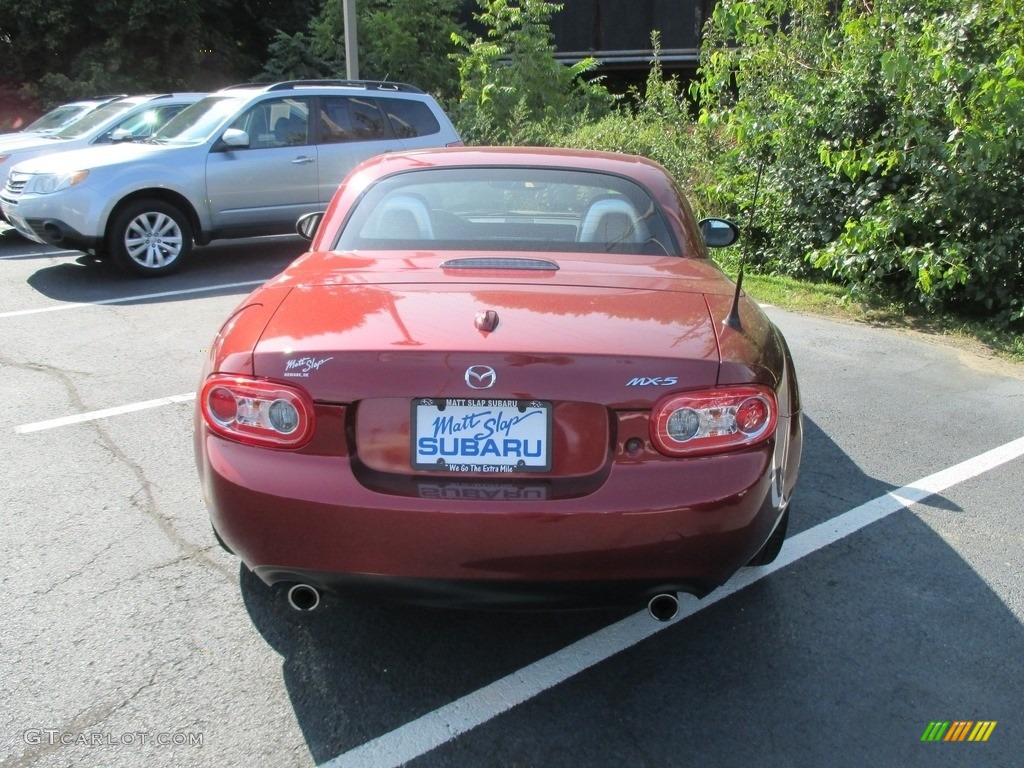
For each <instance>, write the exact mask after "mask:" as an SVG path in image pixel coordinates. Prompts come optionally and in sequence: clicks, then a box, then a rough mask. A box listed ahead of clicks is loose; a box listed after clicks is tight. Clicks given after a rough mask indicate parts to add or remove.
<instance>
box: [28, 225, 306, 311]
mask: <svg viewBox="0 0 1024 768" xmlns="http://www.w3.org/2000/svg"><path fill="white" fill-rule="evenodd" d="M305 245H306V242H305V241H304V240H302V239H300V238H298V237H275V238H253V239H250V240H244V241H243V240H230V241H218V242H216V243H213V244H211V245H208V246H204V247H201V248H196V249H195V251H193V253H192V259H191V260H190V262H189V264H188V265H187V266H186V267H185V268H184V269H183V270H182V271H181V272H177V273H175V274H172V275H168V276H166V277H161V278H142V277H135V276H132V275H129V274H127V273H125V272H122V271H121V270H119V269H117V267H115V266H114V265H113V264H111V263H110V262H108V261H105V260H100V259H97V258H95V257H94V256H89V255H88V254H85V253H80V254H77V255H75V254H68V255H66V256H62V257H61V258H62V261H61V263H59V264H53V265H50V266H47V267H41V268H40V269H38V270H36V271H35V272H34V273H33V274H32V275H31V276H30V277H29V278H28V280H27V282H28V284H29V285H30V286H31V287H32V288H33V289H35V290H36V291H37V292H38V293H40V294H41V295H43V296H46V297H48V298H50V299H53V300H55V301H69V302H91V301H110V300H112V299H113V300H118V301H117V303H119V304H150V303H155V302H165V301H181V300H186V299H192V298H195V296H196V295H197V294H196V291H197V290H204V289H206V288H210V289H211V290H210V291H209V292H208V293H207V292H205V290H204V292H203V294H202V295H211V296H213V295H217V294H218V293H221V294H227V293H248V292H249V291H251V290H253V289H255V288H256V287H257V285H258V284H259V282H263V281H265V280H269V279H270V278H271V277H274V276H275V275H277V274H278V273H280V272H281V271H282V270H283V269H284V268H285V267H287V266H288V265H289V264H290V263H291V262H292V261H294V260H295V259H296V258H297V257H298V256H300V255H302V253H304V252H305ZM234 283H246V285H244V286H236V287H231V286H232V284H234ZM250 283H251V284H250ZM188 291H191V292H188ZM175 292H182V293H175ZM154 294H162V295H154ZM168 294H170V295H168ZM133 297H138V298H133Z"/></svg>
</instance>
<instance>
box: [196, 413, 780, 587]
mask: <svg viewBox="0 0 1024 768" xmlns="http://www.w3.org/2000/svg"><path fill="white" fill-rule="evenodd" d="M198 440H199V446H198V447H200V449H201V450H200V452H199V470H200V474H201V475H202V477H203V486H204V491H205V495H206V503H207V506H208V510H209V513H210V517H211V521H212V523H213V526H214V528H215V529H216V531H217V532H218V534H219V535H220V536H221V537H222V538H223V539H224V541H225V542H226V543H227V545H228V546H229V547H230V548H231V549H232V551H234V552H235V553H237V554H238V555H239V556H240V557H241V558H242V560H243V561H244V562H245V564H246V565H247V566H248V567H249V568H251V569H253V570H254V571H255V572H256V574H257V575H258V576H259V577H260V578H261V579H263V580H264V581H265V582H267V583H271V584H272V583H277V582H290V581H301V582H306V583H310V584H313V585H315V586H318V587H320V588H322V589H328V590H329V589H332V588H343V589H344V588H359V589H363V590H368V591H380V592H384V593H387V594H389V595H395V594H398V595H405V596H406V597H407V598H412V599H414V600H415V599H420V598H422V599H420V601H421V602H422V601H431V600H433V599H435V598H437V599H439V601H441V602H446V603H447V602H453V601H454V602H468V603H470V604H483V603H488V602H494V603H498V604H506V603H525V604H532V603H534V602H537V601H538V600H539V601H540V602H542V603H551V602H553V603H555V604H561V603H563V602H564V603H575V602H578V601H582V602H591V601H590V600H588V599H587V596H588V595H590V596H596V597H598V598H600V599H599V600H598V602H605V603H609V604H611V603H619V602H622V601H623V600H621V599H619V598H625V597H626V596H627V595H628V596H629V599H633V597H635V596H640V595H644V594H649V593H650V594H653V593H656V592H664V591H685V592H690V593H693V594H696V595H699V596H700V595H703V594H706V593H707V592H708V591H710V590H711V589H713V588H714V587H716V586H718V585H719V584H721V583H723V582H724V581H725V580H727V579H728V578H729V577H730V576H731V575H732V574H733V573H735V571H736V570H738V569H739V568H740V567H741V566H743V565H744V564H746V563H747V562H748V561H749V560H750V559H751V557H753V555H754V554H755V553H756V552H757V551H758V550H759V549H760V547H761V546H762V545H763V543H764V542H765V540H766V539H767V538H768V536H769V535H770V533H771V531H772V529H773V528H774V526H775V524H776V522H777V521H778V519H779V516H780V515H781V509H779V508H777V507H776V506H774V505H773V496H774V495H773V492H772V479H773V474H774V473H773V468H774V466H775V464H774V463H773V453H774V445H775V441H774V440H770V441H767V442H766V443H765V444H763V445H761V446H758V447H756V448H753V449H749V450H745V451H739V452H736V453H733V454H730V455H726V456H713V457H705V458H701V459H692V460H687V461H680V462H664V461H662V462H654V463H650V464H635V465H628V466H625V465H620V464H615V465H613V466H612V468H611V471H610V472H609V473H608V474H607V477H606V479H605V480H604V482H603V483H602V484H601V485H600V486H599V487H597V488H596V489H593V490H591V491H589V492H587V493H586V494H585V495H579V496H570V497H566V498H554V499H551V498H548V499H546V500H537V499H535V498H533V497H531V496H529V495H527V496H525V497H522V498H519V497H516V496H515V494H510V493H507V492H506V491H507V490H508V489H510V488H512V489H514V488H516V487H517V485H516V483H520V486H519V487H523V488H534V487H536V481H530V480H525V479H524V480H521V481H515V482H512V483H510V482H508V481H501V482H497V483H495V484H494V485H493V487H494V488H495V489H496V490H498V491H501V493H498V494H495V495H491V496H488V495H487V494H485V493H481V492H480V490H481V489H486V488H487V483H486V482H485V481H479V482H477V481H474V482H473V483H472V485H471V487H472V488H473V489H474V491H476V492H475V493H474V494H471V495H461V496H458V495H456V497H454V498H453V497H452V495H451V494H447V495H445V494H437V493H433V494H432V495H430V496H429V497H427V498H421V497H413V496H410V495H396V494H393V493H386V492H380V491H377V490H373V489H371V488H369V487H366V486H364V485H363V484H361V483H360V482H359V480H358V478H357V476H356V475H355V474H353V471H352V466H351V463H350V459H349V458H348V457H343V456H318V455H309V454H301V453H294V452H287V451H275V450H267V449H261V448H254V447H250V446H246V445H242V444H239V443H234V442H230V441H227V440H224V439H222V438H219V437H216V436H213V435H210V434H209V433H206V432H205V430H204V431H203V433H202V434H201V435H199V436H198ZM449 480H450V478H449ZM453 486H455V484H454V483H449V484H448V486H446V487H453ZM435 488H436V485H435ZM775 498H777V496H775ZM611 585H618V586H617V587H614V588H613V587H612V586H611ZM460 596H462V597H463V598H465V599H464V600H462V599H459V597H460ZM485 598H486V599H485Z"/></svg>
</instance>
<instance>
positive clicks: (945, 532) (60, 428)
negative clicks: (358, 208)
mask: <svg viewBox="0 0 1024 768" xmlns="http://www.w3.org/2000/svg"><path fill="white" fill-rule="evenodd" d="M303 245H304V243H303V241H301V240H300V239H298V238H295V237H281V238H262V239H252V240H245V241H236V242H226V243H217V244H214V245H212V246H208V247H205V248H200V249H197V250H196V252H195V259H194V264H193V265H192V267H191V268H190V269H188V270H186V271H184V272H182V273H181V274H178V275H174V276H171V277H168V278H164V279H159V280H139V279H135V278H129V277H125V276H122V275H121V274H119V273H117V272H116V271H113V270H112V269H110V268H108V267H107V266H105V265H104V264H102V263H98V262H96V261H94V260H91V259H89V258H87V257H85V256H83V255H82V254H78V253H71V252H61V251H57V250H56V249H52V248H45V247H40V246H36V245H33V244H31V243H28V242H27V241H25V240H22V239H21V238H19V237H18V236H17V235H15V234H14V233H13V231H11V230H5V228H4V226H3V225H0V382H2V384H0V387H2V389H0V391H2V393H3V396H4V398H3V399H4V404H5V406H6V407H5V408H3V410H2V412H0V457H2V458H0V523H2V527H0V563H2V564H3V568H2V570H0V604H2V605H3V606H4V610H3V620H2V621H0V691H3V693H4V702H3V705H2V706H0V768H13V767H14V766H19V767H20V766H39V767H40V768H42V767H47V768H49V767H51V766H53V767H56V766H92V765H96V766H98V765H103V766H146V768H154V767H156V766H182V765H188V766H217V767H218V768H219V767H221V766H243V765H244V766H273V767H274V768H283V767H287V766H314V765H329V766H332V767H334V768H339V767H340V766H375V767H380V768H383V767H384V766H393V765H394V766H397V765H402V764H407V765H410V766H416V767H417V768H440V767H442V766H452V767H458V768H471V767H473V766H480V767H481V768H484V767H486V768H492V767H495V766H501V767H508V768H512V767H513V766H515V767H517V768H520V767H525V766H537V767H538V768H540V767H544V768H548V767H551V766H555V767H557V766H588V768H590V767H602V766H609V767H611V766H615V767H616V768H617V767H618V766H651V767H658V768H660V767H662V766H702V767H703V766H752V765H754V766H787V767H794V766H808V767H810V766H822V765H828V766H857V767H858V768H860V767H861V766H865V765H872V766H882V767H883V768H884V767H886V766H901V767H902V766H928V767H929V768H931V767H932V766H958V767H959V766H983V767H984V766H993V767H997V766H999V767H1001V766H1006V768H1010V766H1019V765H1020V764H1021V760H1020V755H1021V754H1022V753H1024V714H1022V711H1021V702H1024V675H1022V672H1021V664H1020V659H1021V658H1022V656H1024V627H1022V623H1024V576H1022V570H1024V568H1022V564H1024V500H1022V493H1021V485H1022V481H1024V458H1022V456H1024V369H1022V368H1021V367H1016V366H1012V365H1010V364H1007V363H1004V362H1001V361H997V360H994V359H991V358H987V357H984V356H978V355H976V354H974V353H971V352H965V351H961V350H959V349H957V348H955V347H951V346H949V345H947V344H945V343H942V342H941V340H936V339H930V338H927V337H923V336H920V335H915V334H909V333H902V332H897V331H893V330H888V329H882V328H873V327H870V326H867V325H863V324H848V323H841V322H835V321H832V320H827V319H822V318H818V317H812V316H807V315H801V314H795V313H790V312H784V311H781V310H778V309H774V308H769V310H768V312H769V314H770V316H771V317H772V318H773V320H775V322H776V323H777V324H778V325H779V326H780V327H781V328H782V330H783V332H784V333H785V335H786V337H787V339H788V341H789V344H790V346H791V348H792V351H793V355H794V358H795V361H796V365H797V371H798V375H799V378H800V384H801V389H802V393H803V399H804V407H805V432H806V442H805V450H804V459H803V464H802V470H801V479H800V482H799V485H798V487H797V492H796V494H795V496H794V501H793V507H792V518H791V522H790V531H789V536H788V539H787V543H786V545H785V547H784V548H783V553H782V556H781V558H780V561H779V562H778V563H776V564H775V565H773V566H771V567H767V568H756V569H745V570H744V571H742V572H741V573H740V574H739V575H738V576H737V577H736V578H735V579H734V580H733V581H731V582H730V583H729V584H727V585H726V586H725V587H723V588H722V589H720V590H719V591H717V592H715V593H713V594H712V595H710V596H709V597H708V598H705V599H704V600H703V601H697V600H695V599H691V598H685V599H684V600H683V603H682V608H683V611H682V614H681V616H680V617H679V618H678V619H677V620H675V621H674V622H672V623H668V624H660V623H657V622H655V621H654V620H652V619H651V618H650V617H649V616H648V615H647V613H646V611H643V610H640V608H641V607H640V606H638V607H637V611H636V612H633V611H626V612H623V611H618V612H608V611H597V612H594V611H587V612H561V613H513V614H507V613H474V612H462V611H446V610H429V609H425V608H410V607H404V606H396V605H391V604H384V603H373V602H367V601H359V600H353V599H343V598H339V597H330V596H329V597H328V598H327V599H326V601H325V602H326V605H325V606H324V607H323V609H321V610H318V611H316V612H314V613H312V614H310V615H308V616H307V615H299V614H296V613H294V612H293V611H291V610H290V609H289V608H288V607H287V606H286V605H285V603H284V602H283V600H281V599H280V596H278V595H275V594H273V593H272V592H271V591H269V590H267V589H266V588H265V587H263V586H262V584H261V583H259V582H258V581H257V580H256V579H254V578H253V577H252V576H251V575H249V574H248V573H247V572H246V571H245V569H244V568H240V566H239V564H238V562H237V560H236V559H235V558H233V557H232V556H231V555H229V554H227V553H226V552H224V551H223V550H221V549H220V547H219V546H218V545H217V544H216V542H215V540H214V538H213V536H212V534H211V532H210V527H209V523H208V520H207V516H206V511H205V508H204V503H203V498H202V494H201V489H200V486H199V482H198V479H197V476H196V471H195V465H194V460H193V455H192V441H191V440H192V410H193V406H194V402H193V393H194V392H195V389H196V385H197V383H198V377H199V373H200V368H201V366H202V360H203V358H204V355H205V350H206V349H207V347H208V344H209V343H210V341H211V340H212V338H213V335H214V334H215V333H216V331H217V329H218V327H219V326H220V324H221V323H222V322H223V321H224V319H225V318H226V317H227V316H228V314H229V313H230V311H231V310H232V308H233V307H234V306H235V305H236V304H238V302H239V301H241V299H242V298H243V297H244V296H245V295H246V294H247V293H248V292H249V291H250V290H252V288H253V287H255V286H256V285H257V284H259V282H261V281H262V280H265V279H267V278H268V277H270V276H272V275H274V274H276V273H277V272H279V271H280V270H281V269H282V268H284V267H285V266H286V265H287V264H288V262H289V261H290V260H291V259H292V258H294V257H295V256H297V255H298V254H299V253H301V252H302V250H303ZM936 722H939V723H946V722H948V723H950V724H951V726H950V729H947V732H951V730H952V729H955V728H958V727H960V726H956V725H955V724H956V723H970V724H971V725H970V727H969V729H967V732H969V733H975V732H976V731H977V733H978V734H982V733H983V732H984V731H987V739H986V740H984V741H979V740H974V741H971V740H969V739H968V738H965V739H964V740H963V741H957V740H954V739H949V740H942V739H939V740H935V741H932V740H924V741H923V740H922V737H925V736H926V733H929V732H934V729H933V728H931V724H932V723H936ZM984 723H988V724H991V723H995V725H994V726H991V727H989V726H980V725H979V724H984ZM930 729H931V730H930ZM979 729H980V730H979ZM979 738H980V736H979Z"/></svg>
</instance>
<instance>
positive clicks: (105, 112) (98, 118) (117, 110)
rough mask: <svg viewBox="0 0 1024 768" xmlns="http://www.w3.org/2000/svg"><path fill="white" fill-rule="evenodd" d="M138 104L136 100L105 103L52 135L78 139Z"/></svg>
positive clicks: (59, 137) (60, 137)
mask: <svg viewBox="0 0 1024 768" xmlns="http://www.w3.org/2000/svg"><path fill="white" fill-rule="evenodd" d="M138 104H139V102H138V101H115V102H114V103H113V104H107V105H106V106H105V107H100V108H99V109H94V110H93V111H92V112H90V113H89V114H88V115H86V116H85V117H83V118H82V119H81V120H78V121H77V122H74V123H72V124H71V125H69V126H67V127H66V128H63V129H62V130H60V131H58V132H57V133H55V134H53V135H54V136H55V137H56V138H58V139H78V138H81V137H82V136H87V135H88V134H89V132H90V131H93V130H95V129H96V128H98V127H99V126H101V125H103V123H105V122H107V120H110V119H111V118H114V117H117V116H118V115H120V114H124V113H125V112H127V111H128V110H130V109H134V108H135V107H136V106H138Z"/></svg>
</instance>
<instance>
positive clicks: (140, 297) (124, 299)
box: [0, 278, 269, 318]
mask: <svg viewBox="0 0 1024 768" xmlns="http://www.w3.org/2000/svg"><path fill="white" fill-rule="evenodd" d="M268 279H269V278H268ZM265 282H267V281H266V280H246V281H244V282H241V283H219V284H218V285H204V286H202V287H200V288H182V289H180V290H177V291H161V292H160V293H141V294H136V295H134V296H120V297H118V298H116V299H99V300H98V301H84V302H72V303H69V304H54V305H52V306H49V307H36V308H35V309H17V310H14V311H13V312H0V318H4V317H21V316H23V315H38V314H42V313H43V312H60V311H62V310H65V309H78V308H79V307H98V306H101V305H103V304H127V303H129V302H132V301H146V300H148V299H165V298H168V297H170V296H187V295H188V294H190V293H208V292H210V291H219V290H221V289H225V288H246V287H248V286H252V285H263V283H265Z"/></svg>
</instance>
